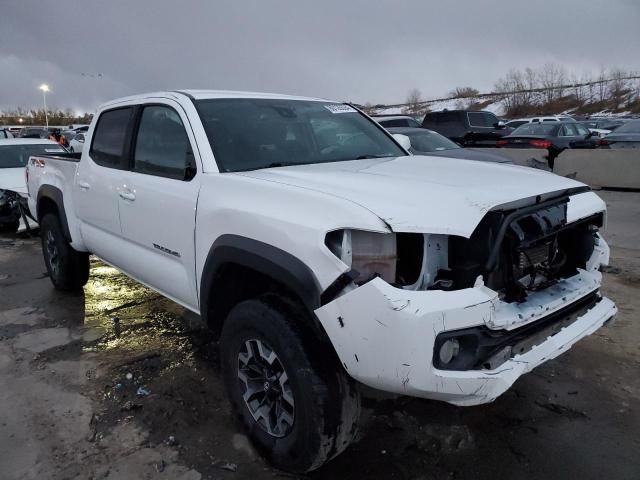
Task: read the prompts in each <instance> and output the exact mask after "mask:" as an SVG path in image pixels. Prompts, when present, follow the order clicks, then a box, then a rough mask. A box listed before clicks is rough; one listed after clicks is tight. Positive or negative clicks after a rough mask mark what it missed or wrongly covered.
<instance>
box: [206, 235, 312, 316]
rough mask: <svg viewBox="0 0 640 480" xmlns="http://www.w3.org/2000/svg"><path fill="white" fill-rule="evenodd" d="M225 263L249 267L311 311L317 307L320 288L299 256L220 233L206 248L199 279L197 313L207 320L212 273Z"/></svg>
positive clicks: (261, 243)
mask: <svg viewBox="0 0 640 480" xmlns="http://www.w3.org/2000/svg"><path fill="white" fill-rule="evenodd" d="M226 263H234V264H237V265H241V266H243V267H247V268H251V269H253V270H255V271H257V272H259V273H261V274H263V275H266V276H268V277H270V278H272V279H273V280H275V281H277V282H278V283H281V284H282V285H284V286H286V287H287V288H289V289H290V290H291V291H292V292H293V293H295V294H296V295H297V297H298V298H299V299H300V300H301V301H302V303H303V304H304V306H305V307H306V308H307V309H308V310H309V311H310V312H313V311H314V310H315V309H317V308H319V307H320V294H321V288H320V285H319V284H318V281H317V279H316V277H315V275H314V274H313V271H312V270H311V269H310V268H309V267H308V266H307V265H306V264H305V263H303V262H302V261H301V260H300V259H298V258H296V257H294V256H293V255H291V254H290V253H288V252H285V251H284V250H281V249H279V248H277V247H274V246H273V245H269V244H267V243H264V242H261V241H259V240H254V239H252V238H248V237H242V236H239V235H230V234H227V235H222V236H220V237H219V238H218V239H217V240H216V241H215V242H214V243H213V245H212V246H211V248H210V249H209V254H208V255H207V259H206V261H205V265H204V268H203V270H202V277H201V282H200V314H201V316H202V319H203V320H204V321H205V322H208V320H209V319H208V318H207V317H208V312H209V307H210V306H209V297H210V296H209V292H210V290H211V287H212V285H213V282H214V279H215V276H216V272H218V271H219V269H220V267H221V266H222V265H224V264H226Z"/></svg>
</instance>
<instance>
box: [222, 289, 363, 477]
mask: <svg viewBox="0 0 640 480" xmlns="http://www.w3.org/2000/svg"><path fill="white" fill-rule="evenodd" d="M302 315H306V312H304V311H302V309H300V308H297V307H296V306H295V305H293V304H292V303H290V302H288V301H286V300H284V299H283V298H281V297H278V296H275V295H265V296H262V297H260V298H259V299H255V300H246V301H244V302H241V303H240V304H238V305H237V306H236V307H234V308H233V310H232V311H231V312H230V313H229V316H228V317H227V319H226V321H225V323H224V327H223V330H222V336H221V339H220V349H221V359H222V369H223V375H224V380H225V385H226V388H227V392H228V395H229V399H230V401H231V405H232V407H233V409H234V411H235V412H236V414H237V415H238V417H239V419H240V421H241V422H242V424H243V425H244V427H245V428H246V430H247V432H248V433H249V436H250V438H251V440H252V441H253V443H254V444H255V445H256V446H257V447H258V448H259V449H260V450H261V451H262V452H263V454H264V455H265V456H266V457H267V458H268V459H269V460H270V461H271V462H272V463H273V464H274V465H275V466H277V467H279V468H282V469H283V470H287V471H290V472H296V473H302V472H307V471H310V470H314V469H316V468H318V467H320V466H321V465H322V464H324V463H325V462H327V461H328V460H330V459H331V458H333V457H335V456H336V455H338V454H339V453H341V452H342V451H343V450H344V449H345V448H346V447H347V446H348V445H349V444H350V443H351V442H352V440H353V439H354V438H355V436H356V435H357V431H358V428H357V427H358V420H359V417H360V397H359V393H358V392H357V390H356V388H355V385H354V384H353V382H352V381H351V379H349V378H348V377H347V376H346V374H345V373H344V371H343V370H342V369H341V368H340V367H339V366H338V367H337V368H336V366H335V365H333V363H334V362H331V361H329V360H328V358H329V357H328V356H327V355H318V353H319V352H318V348H317V344H318V343H319V342H318V341H317V339H316V341H315V342H314V341H311V339H310V338H308V336H307V335H305V332H304V331H302V330H301V329H300V327H299V325H298V323H297V322H300V321H301V316H302ZM314 345H315V346H314Z"/></svg>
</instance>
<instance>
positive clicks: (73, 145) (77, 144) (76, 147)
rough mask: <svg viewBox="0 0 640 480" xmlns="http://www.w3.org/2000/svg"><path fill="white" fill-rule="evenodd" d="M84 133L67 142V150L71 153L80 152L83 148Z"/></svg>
mask: <svg viewBox="0 0 640 480" xmlns="http://www.w3.org/2000/svg"><path fill="white" fill-rule="evenodd" d="M84 136H85V134H84V133H78V134H77V135H76V136H75V137H73V139H71V141H70V142H69V150H70V151H72V152H82V147H83V146H84Z"/></svg>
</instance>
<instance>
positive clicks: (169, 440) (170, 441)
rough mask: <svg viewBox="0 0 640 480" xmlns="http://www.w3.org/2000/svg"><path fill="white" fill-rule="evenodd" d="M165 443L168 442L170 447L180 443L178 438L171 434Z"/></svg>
mask: <svg viewBox="0 0 640 480" xmlns="http://www.w3.org/2000/svg"><path fill="white" fill-rule="evenodd" d="M164 443H166V444H167V445H168V446H170V447H173V446H175V445H178V440H176V437H174V436H173V435H169V438H167V439H166V440H165V442H164Z"/></svg>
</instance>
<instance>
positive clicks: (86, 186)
mask: <svg viewBox="0 0 640 480" xmlns="http://www.w3.org/2000/svg"><path fill="white" fill-rule="evenodd" d="M78 186H79V187H80V188H81V189H82V190H89V189H90V188H91V185H89V184H88V183H87V182H83V181H82V180H80V181H78Z"/></svg>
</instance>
